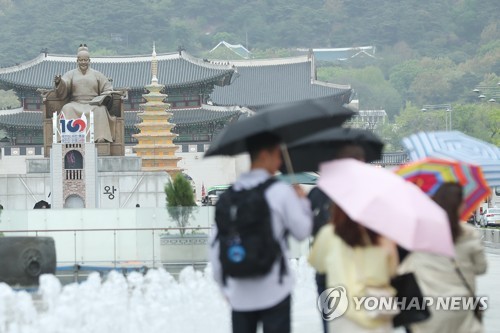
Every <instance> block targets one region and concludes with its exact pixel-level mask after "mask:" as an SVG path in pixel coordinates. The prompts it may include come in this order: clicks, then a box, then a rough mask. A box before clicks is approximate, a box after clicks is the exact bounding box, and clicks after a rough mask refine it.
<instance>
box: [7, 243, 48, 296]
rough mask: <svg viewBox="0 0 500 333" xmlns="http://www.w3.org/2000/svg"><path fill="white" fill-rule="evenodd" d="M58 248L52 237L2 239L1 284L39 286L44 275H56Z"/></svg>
mask: <svg viewBox="0 0 500 333" xmlns="http://www.w3.org/2000/svg"><path fill="white" fill-rule="evenodd" d="M56 265H57V263H56V247H55V243H54V240H53V239H52V238H50V237H0V282H5V283H7V284H9V285H11V286H23V287H29V286H37V285H38V278H39V277H40V275H42V274H55V272H56Z"/></svg>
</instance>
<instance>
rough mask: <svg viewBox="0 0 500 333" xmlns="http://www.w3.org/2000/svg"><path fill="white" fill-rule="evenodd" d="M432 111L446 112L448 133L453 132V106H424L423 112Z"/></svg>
mask: <svg viewBox="0 0 500 333" xmlns="http://www.w3.org/2000/svg"><path fill="white" fill-rule="evenodd" d="M430 110H443V111H446V116H445V118H444V120H445V128H446V131H451V128H452V127H451V113H452V112H453V109H452V107H451V104H435V105H424V106H423V107H422V109H421V111H422V112H426V111H430Z"/></svg>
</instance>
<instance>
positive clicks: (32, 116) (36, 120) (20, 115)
mask: <svg viewBox="0 0 500 333" xmlns="http://www.w3.org/2000/svg"><path fill="white" fill-rule="evenodd" d="M42 123H43V118H42V112H41V111H21V112H17V113H2V112H0V128H8V127H19V128H30V129H40V130H41V129H42Z"/></svg>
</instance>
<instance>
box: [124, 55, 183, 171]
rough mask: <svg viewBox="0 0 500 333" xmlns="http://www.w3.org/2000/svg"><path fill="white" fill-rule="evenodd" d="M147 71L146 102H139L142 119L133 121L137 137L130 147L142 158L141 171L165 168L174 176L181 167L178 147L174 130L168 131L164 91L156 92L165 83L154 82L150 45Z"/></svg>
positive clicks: (169, 114)
mask: <svg viewBox="0 0 500 333" xmlns="http://www.w3.org/2000/svg"><path fill="white" fill-rule="evenodd" d="M151 72H152V76H153V78H152V80H151V84H150V85H148V86H146V87H145V88H146V89H147V90H148V91H149V93H147V94H145V95H142V96H143V97H144V99H145V100H146V103H145V104H142V112H139V113H138V116H139V118H141V119H142V122H140V123H138V124H136V126H137V127H138V128H139V131H140V132H139V133H138V134H134V135H133V136H134V137H135V138H136V139H137V141H138V144H137V145H135V146H134V150H135V152H136V154H137V156H139V157H141V159H142V170H143V171H166V172H168V174H169V175H170V176H174V175H175V174H176V173H178V172H181V171H182V169H181V168H179V167H178V166H177V163H178V162H179V160H180V159H181V158H180V157H177V156H176V155H175V152H176V151H177V149H178V148H179V147H178V146H177V145H175V144H174V143H173V140H174V138H175V137H176V136H177V134H175V133H172V132H171V129H172V128H173V127H174V125H175V124H172V123H170V122H169V119H170V117H172V115H173V114H172V113H171V112H168V111H167V110H168V109H169V108H170V104H168V103H165V102H164V100H165V98H166V97H167V95H166V94H162V93H161V92H160V91H161V90H162V89H163V88H164V87H165V86H164V85H161V84H158V77H157V74H158V61H157V59H156V50H155V46H154V45H153V54H152V61H151Z"/></svg>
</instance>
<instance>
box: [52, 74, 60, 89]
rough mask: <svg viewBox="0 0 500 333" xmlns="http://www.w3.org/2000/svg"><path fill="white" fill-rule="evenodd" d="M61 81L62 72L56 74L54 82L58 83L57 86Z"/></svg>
mask: <svg viewBox="0 0 500 333" xmlns="http://www.w3.org/2000/svg"><path fill="white" fill-rule="evenodd" d="M59 82H61V74H57V75H56V76H54V83H55V84H56V86H57V85H58V84H59Z"/></svg>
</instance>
